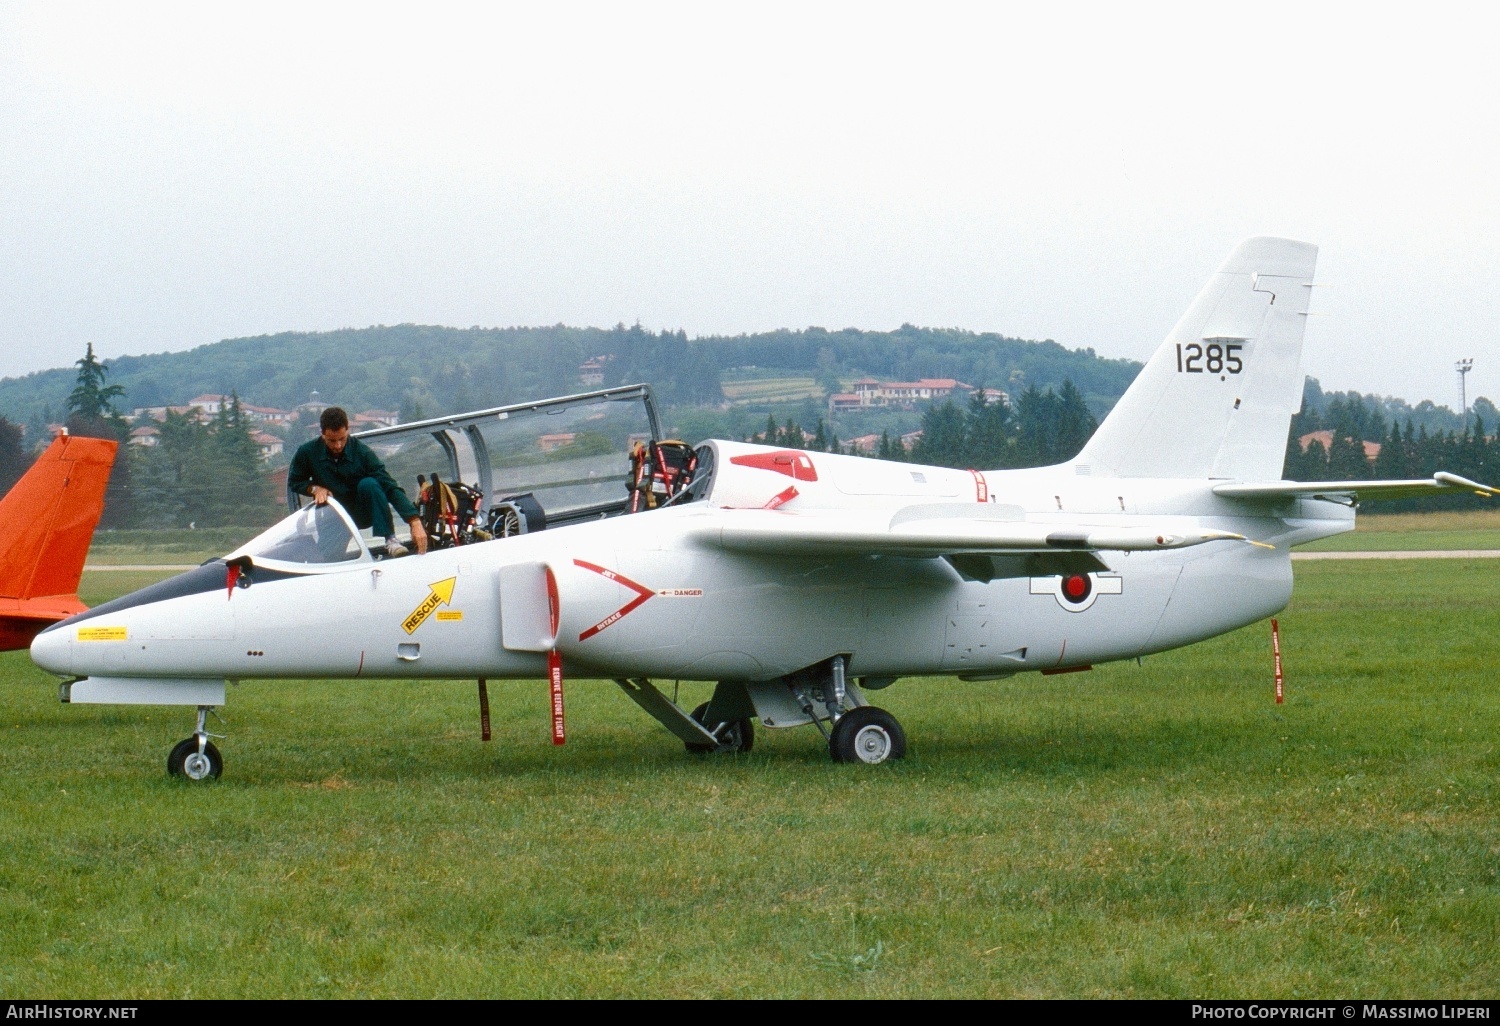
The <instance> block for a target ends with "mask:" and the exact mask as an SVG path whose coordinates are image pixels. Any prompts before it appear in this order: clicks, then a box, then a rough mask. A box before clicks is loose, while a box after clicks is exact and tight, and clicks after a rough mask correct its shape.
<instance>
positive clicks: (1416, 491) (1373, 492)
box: [1214, 470, 1500, 502]
mask: <svg viewBox="0 0 1500 1026" xmlns="http://www.w3.org/2000/svg"><path fill="white" fill-rule="evenodd" d="M1455 492H1472V493H1473V494H1475V495H1480V496H1484V497H1485V498H1494V497H1495V496H1497V495H1500V489H1495V488H1492V487H1490V486H1489V485H1484V484H1480V483H1479V482H1478V481H1470V480H1469V479H1468V478H1466V477H1459V476H1458V475H1457V474H1450V473H1448V472H1447V471H1445V470H1440V471H1438V472H1437V473H1436V474H1434V475H1433V476H1432V477H1430V478H1415V479H1413V480H1408V481H1268V482H1265V483H1263V484H1243V483H1235V484H1221V485H1215V486H1214V494H1215V495H1222V496H1224V497H1225V498H1226V499H1259V500H1262V501H1265V502H1277V501H1280V500H1284V499H1294V498H1297V497H1299V496H1304V497H1311V498H1321V497H1324V496H1327V497H1329V498H1340V499H1352V500H1354V501H1356V502H1370V501H1372V500H1375V499H1414V498H1419V497H1421V496H1425V495H1442V494H1452V493H1455Z"/></svg>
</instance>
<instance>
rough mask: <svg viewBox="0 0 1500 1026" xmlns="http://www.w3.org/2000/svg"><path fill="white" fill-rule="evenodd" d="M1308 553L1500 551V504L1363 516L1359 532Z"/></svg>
mask: <svg viewBox="0 0 1500 1026" xmlns="http://www.w3.org/2000/svg"><path fill="white" fill-rule="evenodd" d="M1303 549H1304V550H1305V551H1308V552H1358V551H1363V552H1396V551H1402V550H1410V551H1420V550H1427V549H1500V504H1497V506H1496V509H1495V510H1493V511H1490V510H1486V511H1472V512H1464V513H1363V512H1362V513H1360V514H1359V516H1358V518H1357V519H1356V521H1355V529H1354V530H1353V531H1352V532H1350V533H1348V534H1341V535H1339V536H1337V537H1335V538H1325V539H1323V540H1322V541H1319V542H1314V543H1313V544H1311V545H1306V546H1303Z"/></svg>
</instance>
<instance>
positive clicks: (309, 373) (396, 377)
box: [0, 324, 1140, 426]
mask: <svg viewBox="0 0 1500 1026" xmlns="http://www.w3.org/2000/svg"><path fill="white" fill-rule="evenodd" d="M80 355H81V354H80ZM599 356H606V357H609V359H608V360H606V361H605V362H604V373H605V384H611V385H612V384H622V383H627V382H636V381H645V382H649V383H650V384H651V385H652V386H653V388H654V389H655V390H656V392H657V394H658V396H659V397H660V398H661V399H662V400H663V402H664V403H666V404H668V405H672V406H682V405H696V404H717V403H720V402H722V401H723V398H724V396H723V392H722V390H721V389H720V384H719V381H720V374H721V372H723V371H727V370H729V369H731V368H741V367H757V368H764V369H771V370H780V371H791V372H796V373H801V374H806V375H808V376H812V377H816V378H818V379H819V380H820V381H822V382H826V384H827V386H828V389H829V390H831V391H836V390H837V388H838V379H839V378H840V377H842V378H844V379H845V380H846V381H847V380H848V379H849V378H850V377H853V376H857V375H862V374H869V375H873V376H876V377H880V378H884V379H898V380H912V379H916V378H923V377H938V378H941V377H950V378H957V379H958V380H960V381H964V382H967V383H969V384H972V385H987V386H990V387H996V388H1004V389H1007V390H1008V391H1012V392H1019V391H1021V390H1024V389H1025V388H1026V387H1027V386H1031V385H1035V386H1036V387H1038V388H1041V389H1046V388H1049V387H1053V388H1056V387H1060V386H1061V384H1062V382H1063V381H1064V380H1071V381H1072V382H1073V383H1074V385H1076V386H1077V388H1078V389H1079V391H1080V392H1081V393H1082V394H1083V396H1084V398H1085V400H1086V401H1087V402H1088V404H1089V406H1090V408H1091V409H1093V410H1095V411H1096V413H1097V414H1098V415H1100V416H1102V415H1103V413H1105V412H1106V411H1107V410H1108V409H1109V408H1110V407H1111V406H1112V405H1113V404H1114V401H1115V400H1116V399H1117V398H1119V396H1120V394H1121V393H1122V392H1124V390H1125V388H1126V386H1127V385H1129V383H1130V382H1131V380H1132V379H1133V378H1134V377H1135V374H1136V372H1137V371H1138V370H1139V369H1140V364H1138V363H1135V362H1134V361H1130V360H1106V359H1101V358H1100V357H1098V356H1096V355H1095V353H1094V351H1093V350H1092V349H1078V350H1070V349H1066V348H1064V347H1063V346H1060V345H1058V344H1057V343H1055V342H1051V341H1046V342H1028V341H1023V340H1021V339H1013V338H1006V337H1003V336H1000V335H995V334H976V333H974V332H968V331H960V330H956V329H932V328H917V327H913V326H911V325H903V326H902V327H901V328H899V329H897V330H895V331H889V332H880V331H861V330H859V329H855V328H846V329H843V330H840V331H826V330H824V329H822V328H808V329H806V330H802V331H786V330H782V331H775V332H768V333H763V334H758V335H739V336H733V337H722V336H705V337H701V338H696V339H691V340H690V339H689V338H688V337H687V335H686V334H685V333H683V332H680V331H679V332H660V333H655V332H649V331H645V330H643V329H642V328H640V327H639V326H635V327H629V328H627V327H625V326H624V325H617V326H616V327H614V328H610V329H603V328H570V327H566V326H564V325H557V326H555V327H551V328H478V327H476V328H467V329H461V328H443V327H429V326H421V325H411V324H404V325H397V326H395V327H385V326H381V327H372V328H359V329H345V330H340V331H329V332H315V333H312V332H286V333H283V334H279V335H265V336H260V337H257V338H239V339H229V340H226V341H223V342H217V343H214V344H211V345H203V346H199V347H198V348H196V349H193V350H190V351H188V352H182V353H158V354H154V355H149V356H124V357H118V358H116V359H113V360H110V361H108V364H107V366H108V368H109V382H110V384H114V385H120V386H122V387H123V388H124V390H125V395H124V399H123V401H122V402H121V403H120V404H119V405H120V406H121V407H122V408H124V409H126V410H128V409H132V408H136V407H142V406H164V405H171V404H179V403H183V402H186V401H187V400H188V399H191V398H192V397H194V396H197V395H200V394H202V393H205V392H217V393H225V394H227V393H230V392H234V393H237V394H238V395H239V396H240V397H241V399H243V400H244V401H245V402H248V403H253V404H255V405H259V406H274V407H280V408H282V409H290V408H291V407H293V406H296V405H297V404H298V403H302V402H306V401H307V399H308V397H309V395H310V394H311V393H312V392H313V391H314V390H316V391H317V392H319V394H320V397H321V398H322V399H323V400H324V401H326V402H334V403H339V404H341V405H344V406H346V407H348V408H350V409H353V410H359V409H369V408H379V409H390V410H400V411H401V412H402V413H403V414H405V415H406V416H411V415H413V414H415V413H418V412H420V413H422V414H425V415H427V416H432V415H436V414H440V413H448V412H455V411H459V410H468V409H476V408H480V407H485V406H495V405H501V404H504V403H509V402H520V401H523V400H526V399H533V398H538V397H542V396H550V395H558V394H565V393H569V392H577V391H580V390H581V388H582V386H581V385H580V381H579V367H580V365H581V364H582V363H583V362H584V361H586V360H590V359H593V358H595V357H599ZM74 373H75V372H74V369H73V368H71V367H69V368H63V369H58V370H50V371H41V372H38V373H35V374H30V375H27V376H25V377H22V378H6V379H3V380H0V415H4V416H5V417H8V418H9V419H10V420H12V421H14V422H17V423H20V424H25V425H28V426H30V425H33V424H35V423H37V422H38V421H42V422H45V421H44V420H43V418H45V419H50V420H59V419H61V417H62V416H63V414H64V412H65V409H66V406H65V404H66V398H67V395H68V393H69V391H70V390H71V389H72V388H73V385H74Z"/></svg>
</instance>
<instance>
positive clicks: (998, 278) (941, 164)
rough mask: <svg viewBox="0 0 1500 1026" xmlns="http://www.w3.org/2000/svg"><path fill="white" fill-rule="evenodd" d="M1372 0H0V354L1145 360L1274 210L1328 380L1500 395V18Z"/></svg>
mask: <svg viewBox="0 0 1500 1026" xmlns="http://www.w3.org/2000/svg"><path fill="white" fill-rule="evenodd" d="M1043 7H1045V8H1047V9H1046V10H1040V9H1039V8H1043ZM1390 10H1393V9H1391V8H1385V7H1379V6H1376V5H1360V6H1354V5H1347V6H1346V5H1328V6H1315V5H1312V4H1308V3H1306V2H1301V3H1296V4H1288V5H1277V4H1274V3H1260V4H1254V5H1248V6H1247V5H1244V4H1233V5H1230V4H1223V5H1217V6H1210V5H1205V4H1201V3H1197V4H1188V5H1181V6H1176V5H1150V4H1118V3H1116V4H1110V5H1100V6H1097V7H1094V6H1088V5H1076V4H1075V5H1038V4H1034V3H1028V4H1024V5H1014V6H1011V5H1006V4H990V3H986V4H957V5H942V4H934V3H931V2H924V3H921V4H917V3H911V4H895V5H881V4H874V3H869V2H865V3H858V4H848V5H845V4H816V3H809V2H806V0H803V2H798V3H792V4H785V5H782V4H775V3H768V2H765V0H757V2H755V3H728V2H726V3H717V4H705V3H691V4H682V5H661V4H639V3H636V4H631V3H612V4H604V5H597V6H596V5H590V4H583V5H566V4H561V3H555V4H546V5H542V4H536V3H527V4H524V5H518V6H514V7H512V6H502V5H495V4H483V5H480V4H474V5H452V6H444V5H441V4H432V3H428V4H424V5H421V7H420V10H419V8H418V6H417V5H412V4H401V5H391V6H381V5H377V4H371V3H360V4H358V5H351V6H347V7H344V6H337V5H312V4H308V3H305V2H304V3H297V4H290V5H285V6H281V5H277V4H273V3H268V2H265V0H257V2H255V3H253V4H245V5H243V6H240V7H238V8H235V7H233V6H232V5H229V4H203V3H192V4H183V5H180V6H178V5H161V4H145V3H131V4H118V3H109V4H68V3H54V2H49V3H45V4H41V3H37V4H31V3H9V2H5V0H0V283H3V288H0V374H6V375H12V374H18V373H24V372H27V371H31V370H36V369H40V368H45V367H54V366H62V365H65V364H68V363H70V362H71V361H72V360H74V359H76V358H77V357H78V356H79V355H80V354H81V352H82V350H83V347H84V344H85V343H86V342H93V343H94V345H95V348H96V350H97V351H98V352H99V353H101V354H102V355H105V356H116V355H121V354H126V353H145V352H160V351H163V350H176V349H185V348H190V347H192V346H196V345H201V344H203V343H205V342H213V341H217V340H219V339H221V338H229V337H237V336H243V335H257V334H262V333H271V332H278V331H285V330H291V329H298V330H306V329H326V328H338V327H345V326H356V327H360V326H365V325H369V324H396V323H402V322H408V321H414V322H418V323H427V324H450V325H457V326H463V327H467V326H469V325H473V324H480V325H486V326H489V325H501V326H503V325H515V324H555V323H558V322H564V323H567V324H574V325H585V324H591V325H601V326H609V325H613V324H615V323H616V322H619V321H624V322H626V323H633V322H635V321H637V320H638V321H640V322H641V323H642V324H643V325H645V326H646V327H648V328H651V329H659V328H670V329H677V328H682V329H685V330H686V331H687V332H688V333H689V334H690V335H699V334H709V333H739V332H748V331H760V330H765V329H771V328H778V327H794V328H795V327H805V326H808V325H820V326H823V327H827V328H830V329H836V328H842V327H846V326H856V327H861V328H872V329H889V328H894V327H897V326H898V325H900V324H901V323H902V322H911V323H914V324H919V325H929V326H943V327H963V328H970V329H973V330H976V331H998V332H1002V333H1004V334H1007V335H1014V336H1021V337H1025V338H1052V339H1056V340H1057V341H1059V342H1061V343H1063V344H1064V345H1067V346H1093V347H1094V348H1095V349H1096V350H1098V351H1099V352H1100V353H1101V354H1104V355H1109V356H1127V357H1131V358H1134V359H1138V360H1142V359H1145V358H1146V357H1147V356H1148V355H1149V354H1150V352H1151V351H1152V350H1153V349H1154V348H1155V346H1156V344H1157V343H1158V342H1159V341H1160V340H1161V339H1162V337H1163V336H1164V335H1165V334H1166V332H1167V331H1168V330H1169V329H1170V328H1171V326H1172V324H1173V322H1174V321H1175V320H1176V318H1177V316H1178V315H1179V314H1180V313H1181V312H1182V311H1183V309H1185V307H1186V306H1187V304H1188V302H1189V301H1190V300H1191V299H1192V297H1193V295H1194V294H1195V293H1196V292H1197V290H1198V288H1199V287H1200V286H1201V284H1202V283H1203V281H1204V280H1205V278H1206V277H1207V276H1208V275H1209V274H1210V273H1211V272H1212V271H1213V269H1214V268H1215V267H1216V266H1217V265H1218V263H1219V262H1220V261H1221V260H1222V259H1223V257H1224V256H1225V255H1226V254H1227V253H1228V252H1229V250H1230V249H1231V248H1232V247H1233V246H1234V245H1235V244H1236V243H1237V242H1238V241H1239V240H1240V239H1242V238H1244V237H1246V236H1250V235H1261V234H1274V235H1287V236H1291V237H1293V238H1299V239H1305V240H1307V241H1310V242H1314V243H1316V244H1317V245H1318V246H1320V247H1321V255H1320V261H1319V279H1320V281H1322V282H1326V283H1327V284H1328V285H1329V287H1328V288H1322V289H1319V290H1318V291H1317V292H1316V294H1315V296H1314V309H1315V310H1316V311H1317V313H1318V315H1319V316H1316V317H1314V318H1311V319H1310V320H1309V326H1308V346H1307V349H1306V358H1305V366H1306V369H1307V371H1308V373H1311V374H1313V375H1315V376H1316V377H1318V378H1319V379H1321V381H1322V383H1323V385H1324V387H1325V388H1338V389H1344V388H1354V389H1359V390H1361V391H1366V392H1377V393H1382V394H1391V395H1398V396H1402V397H1405V398H1407V399H1410V400H1412V401H1416V400H1419V399H1423V398H1432V399H1435V400H1437V401H1439V402H1441V403H1445V404H1447V405H1451V406H1455V407H1456V406H1457V402H1458V390H1457V383H1456V376H1455V374H1454V372H1453V363H1454V360H1455V359H1457V358H1459V357H1473V358H1474V360H1475V365H1474V371H1473V373H1472V374H1471V375H1470V378H1469V397H1470V399H1471V400H1472V398H1473V397H1474V396H1475V395H1479V394H1487V395H1490V396H1491V397H1492V398H1500V343H1497V340H1496V325H1497V323H1500V288H1497V285H1496V282H1495V277H1496V268H1497V256H1500V192H1497V189H1500V174H1497V172H1500V111H1497V106H1500V70H1497V69H1500V61H1497V60H1495V58H1494V55H1493V53H1492V50H1493V32H1492V28H1493V26H1492V24H1491V22H1490V20H1489V19H1488V18H1486V17H1483V15H1482V13H1472V14H1471V13H1469V12H1470V11H1471V10H1472V11H1474V12H1482V9H1481V8H1479V7H1478V6H1477V5H1475V6H1474V7H1473V8H1448V7H1445V6H1444V5H1431V4H1429V5H1424V6H1422V7H1420V8H1406V9H1404V14H1403V15H1402V16H1401V17H1400V19H1399V20H1397V19H1396V18H1395V16H1391V20H1385V17H1386V15H1385V14H1383V13H1380V12H1388V11H1390ZM353 358H357V354H354V357H353Z"/></svg>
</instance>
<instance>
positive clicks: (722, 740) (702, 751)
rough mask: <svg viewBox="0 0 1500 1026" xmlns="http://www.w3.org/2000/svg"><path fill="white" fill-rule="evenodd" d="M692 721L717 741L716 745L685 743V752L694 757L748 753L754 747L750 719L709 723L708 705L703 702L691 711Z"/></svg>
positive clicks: (753, 731)
mask: <svg viewBox="0 0 1500 1026" xmlns="http://www.w3.org/2000/svg"><path fill="white" fill-rule="evenodd" d="M692 715H693V719H695V720H697V721H698V722H699V723H701V724H702V725H703V729H704V730H706V731H708V732H709V733H710V734H712V735H713V736H714V737H716V738H718V739H719V743H718V744H717V745H710V744H699V743H696V742H693V741H685V742H683V744H684V745H685V746H686V747H687V750H688V751H690V752H692V753H693V754H694V755H706V754H708V753H709V752H719V753H723V754H738V753H740V752H748V751H749V750H750V749H751V748H752V747H754V745H755V723H754V721H753V720H750V719H748V718H747V719H740V720H730V721H729V722H727V723H709V722H708V721H707V718H706V717H707V716H708V703H707V702H704V703H703V704H702V705H700V706H698V708H696V709H694V710H693V714H692Z"/></svg>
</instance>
